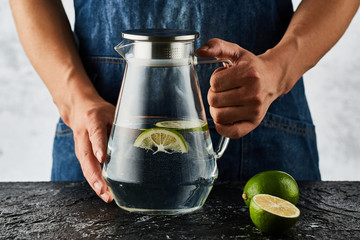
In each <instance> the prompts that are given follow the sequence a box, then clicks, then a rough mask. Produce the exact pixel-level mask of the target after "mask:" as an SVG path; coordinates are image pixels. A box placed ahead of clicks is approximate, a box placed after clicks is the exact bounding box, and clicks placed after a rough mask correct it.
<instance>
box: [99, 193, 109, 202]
mask: <svg viewBox="0 0 360 240" xmlns="http://www.w3.org/2000/svg"><path fill="white" fill-rule="evenodd" d="M100 197H101V199H102V200H104V202H109V199H110V196H109V194H107V193H103V194H101V195H100Z"/></svg>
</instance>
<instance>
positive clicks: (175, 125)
mask: <svg viewBox="0 0 360 240" xmlns="http://www.w3.org/2000/svg"><path fill="white" fill-rule="evenodd" d="M155 126H157V127H160V128H170V129H172V130H177V131H181V132H203V131H206V130H208V129H209V127H208V125H207V123H205V122H203V121H200V120H199V121H186V120H176V121H162V122H157V123H155Z"/></svg>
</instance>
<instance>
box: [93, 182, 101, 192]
mask: <svg viewBox="0 0 360 240" xmlns="http://www.w3.org/2000/svg"><path fill="white" fill-rule="evenodd" d="M94 188H95V190H96V191H97V192H101V184H100V183H99V182H95V183H94Z"/></svg>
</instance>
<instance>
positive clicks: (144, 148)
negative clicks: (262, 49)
mask: <svg viewBox="0 0 360 240" xmlns="http://www.w3.org/2000/svg"><path fill="white" fill-rule="evenodd" d="M122 36H123V38H124V40H123V41H122V42H121V43H120V44H119V45H117V46H116V47H115V50H116V51H117V52H118V53H119V54H120V55H121V56H122V57H123V58H124V59H125V60H126V64H127V65H126V69H125V72H124V77H123V82H122V86H121V90H120V95H119V99H118V103H117V106H116V113H115V120H114V124H113V126H112V130H111V134H110V138H109V143H108V150H107V159H106V162H105V164H104V166H103V177H104V179H105V180H106V182H107V184H108V186H109V188H110V190H111V192H112V193H113V195H114V199H115V202H116V204H117V205H118V206H119V207H121V208H123V209H125V210H128V211H131V212H140V213H145V214H178V213H187V212H191V211H194V210H197V209H199V208H201V207H202V205H203V204H204V202H205V200H206V198H207V196H208V195H209V193H210V190H211V188H212V186H213V183H214V180H215V179H216V178H217V174H218V171H217V166H216V160H217V159H218V158H220V157H221V156H222V154H223V153H224V151H225V149H226V147H227V145H228V142H229V139H228V138H222V139H221V141H220V143H219V148H218V150H217V151H216V152H215V151H214V150H213V146H212V142H211V138H210V133H209V129H208V125H207V121H206V117H205V111H204V107H203V103H202V99H201V94H200V89H199V85H198V80H197V75H196V72H195V70H194V66H195V65H196V64H198V63H200V60H198V59H197V58H196V57H195V56H194V44H193V43H194V40H195V39H196V38H197V37H198V36H199V34H198V33H197V32H194V31H187V30H166V29H162V30H159V29H147V30H129V31H125V32H123V33H122ZM219 61H220V60H213V59H203V60H202V62H204V63H211V62H219Z"/></svg>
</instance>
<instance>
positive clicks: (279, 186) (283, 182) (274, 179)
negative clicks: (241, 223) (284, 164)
mask: <svg viewBox="0 0 360 240" xmlns="http://www.w3.org/2000/svg"><path fill="white" fill-rule="evenodd" d="M261 193H266V194H270V195H273V196H276V197H279V198H282V199H285V200H287V201H289V202H291V203H292V204H294V205H296V204H297V202H298V200H299V188H298V185H297V183H296V181H295V179H294V178H293V177H292V176H290V175H289V174H288V173H285V172H282V171H265V172H261V173H258V174H256V175H255V176H253V177H252V178H250V179H249V181H248V182H247V183H246V185H245V187H244V192H243V195H242V197H243V199H244V201H245V204H246V205H247V206H249V205H250V202H251V198H252V197H253V196H255V195H257V194H261Z"/></svg>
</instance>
